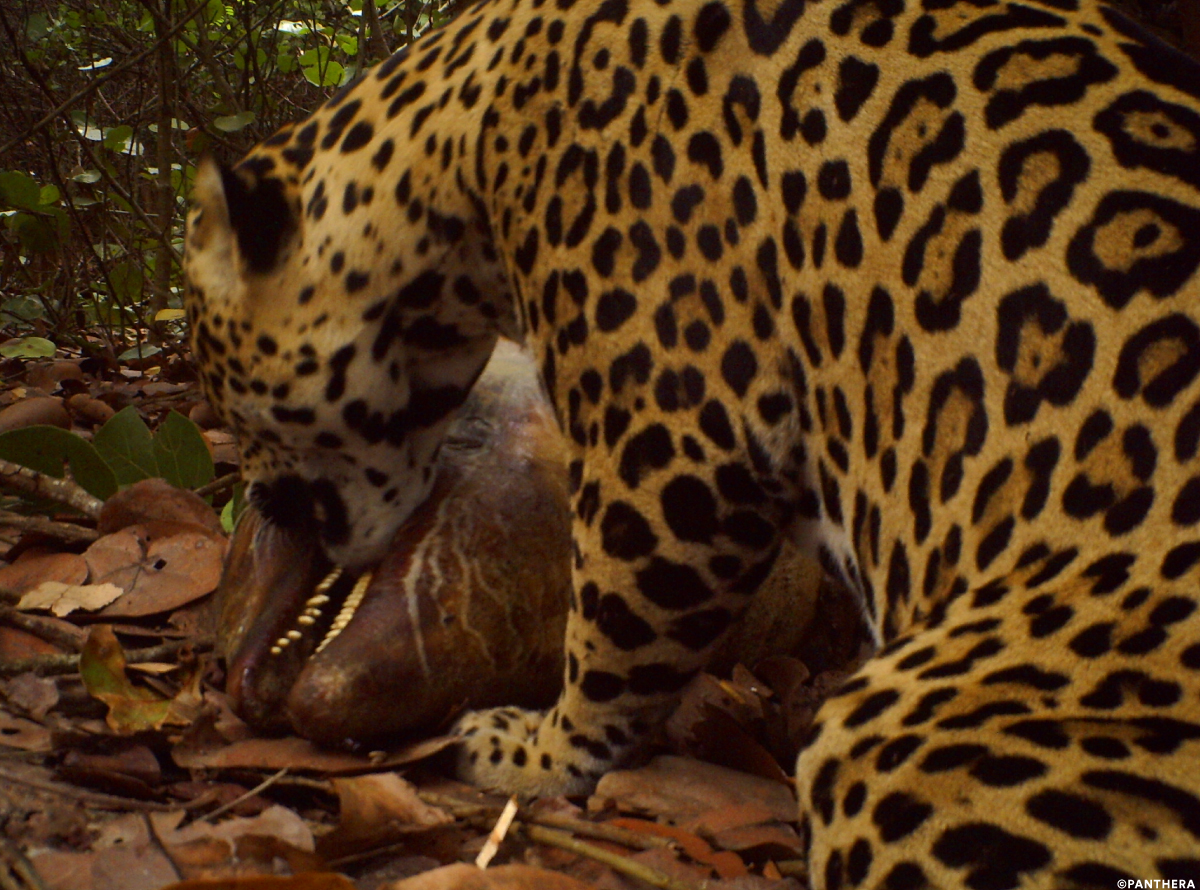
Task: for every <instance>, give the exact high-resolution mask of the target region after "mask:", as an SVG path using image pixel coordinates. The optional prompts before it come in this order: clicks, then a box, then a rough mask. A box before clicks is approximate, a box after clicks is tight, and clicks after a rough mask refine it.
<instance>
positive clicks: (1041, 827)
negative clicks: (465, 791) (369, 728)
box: [186, 0, 1200, 888]
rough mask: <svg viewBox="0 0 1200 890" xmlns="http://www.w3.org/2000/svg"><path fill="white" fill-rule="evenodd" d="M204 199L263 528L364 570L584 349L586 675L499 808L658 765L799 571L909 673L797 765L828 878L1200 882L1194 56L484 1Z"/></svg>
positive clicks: (472, 725)
mask: <svg viewBox="0 0 1200 890" xmlns="http://www.w3.org/2000/svg"><path fill="white" fill-rule="evenodd" d="M193 202H194V203H193V210H192V212H191V215H190V217H189V229H188V234H187V236H186V238H187V243H186V275H187V286H186V304H187V309H188V317H189V321H190V329H191V338H192V348H193V352H194V355H195V359H196V362H197V364H198V368H199V374H200V378H201V380H202V383H203V386H204V387H205V390H206V392H207V394H208V397H209V398H210V400H211V402H212V404H213V405H214V406H215V408H216V409H217V410H218V411H219V413H220V414H221V416H222V417H223V418H224V419H225V420H226V421H227V422H228V423H229V424H230V425H231V427H232V428H233V429H234V430H235V432H236V433H237V436H238V439H239V443H240V445H239V447H240V454H241V460H242V471H243V473H244V475H245V477H246V478H247V480H248V482H249V498H250V501H251V502H252V503H253V504H254V505H255V506H256V507H257V508H258V509H259V510H260V511H261V513H262V515H263V517H264V518H265V520H266V521H267V522H268V523H273V524H275V525H278V526H280V527H284V528H304V529H307V530H310V531H314V532H315V533H316V535H317V536H318V537H319V540H320V541H321V547H322V548H323V550H324V551H325V553H326V555H327V556H328V557H329V559H330V560H332V561H333V562H334V563H337V564H339V565H342V566H345V567H346V568H347V569H348V570H350V571H352V572H357V571H362V570H364V569H366V568H368V567H369V566H370V565H371V564H372V563H373V561H375V560H377V559H378V558H380V557H381V556H382V555H383V553H384V551H385V549H386V546H387V542H388V540H389V539H390V538H391V536H392V534H393V532H394V531H395V530H396V528H397V526H398V525H399V524H400V523H401V522H402V521H403V520H404V519H405V517H406V516H408V515H409V514H410V513H411V512H412V510H413V509H414V507H415V506H416V505H417V504H419V503H420V502H421V501H422V499H423V498H424V497H425V496H426V495H427V493H428V490H429V487H430V485H431V478H432V470H431V468H432V467H433V465H434V461H435V458H436V455H437V452H438V448H439V442H440V440H441V438H442V436H443V433H444V431H445V429H446V427H447V425H448V424H449V423H450V421H451V420H452V418H453V417H454V414H455V411H456V409H457V408H458V406H459V405H460V404H461V403H462V402H463V400H464V398H465V397H466V395H467V393H468V391H469V390H470V389H471V386H472V383H473V382H474V380H475V379H476V377H477V376H478V374H479V373H480V370H481V368H482V367H483V365H484V363H485V362H486V361H487V359H488V356H489V353H490V352H491V351H492V348H493V345H494V343H495V342H496V339H497V337H498V336H500V335H505V336H508V337H510V338H513V339H517V340H519V341H521V342H522V343H523V344H524V345H525V346H526V348H527V349H529V350H530V351H531V353H532V354H533V355H534V356H535V358H536V362H537V364H538V368H539V373H540V376H541V378H542V381H543V385H544V387H545V390H546V393H547V394H548V396H549V397H550V399H551V401H552V403H553V405H554V406H555V412H556V416H557V419H558V423H559V425H560V426H561V428H562V431H563V434H564V436H565V437H566V439H567V441H568V447H569V450H570V456H569V463H568V473H569V480H570V490H571V510H572V532H571V537H572V546H571V554H570V559H571V566H570V570H571V578H572V581H571V585H572V594H571V611H570V615H569V619H568V625H567V631H566V639H565V644H564V645H565V652H566V667H565V669H564V688H563V691H562V693H561V695H560V697H559V699H558V701H557V703H556V704H555V705H554V706H553V707H552V708H551V709H550V710H549V711H548V712H546V713H545V714H544V715H543V714H540V713H533V712H526V711H519V710H515V709H498V710H491V711H481V712H475V713H468V714H467V715H466V716H465V717H464V718H463V719H462V721H461V722H460V724H459V732H460V733H461V737H462V741H461V746H460V755H459V760H458V768H459V772H460V774H461V775H462V776H463V777H465V778H466V779H468V780H470V781H472V782H474V783H477V784H478V785H481V786H485V787H488V788H494V789H501V790H504V791H508V792H517V793H522V794H531V795H550V794H564V793H565V794H580V793H586V792H588V791H589V790H590V789H592V788H593V787H594V786H595V783H596V782H597V780H598V778H599V777H600V776H601V775H602V774H603V773H605V772H606V771H608V770H611V769H613V768H615V767H617V766H620V765H622V764H626V763H629V762H631V761H632V760H633V759H634V758H636V757H637V756H638V755H639V753H641V752H642V751H643V750H644V747H645V744H646V741H647V739H649V738H651V737H652V736H653V733H654V731H655V729H656V728H657V727H658V726H659V725H660V724H661V723H662V722H663V720H664V717H665V715H666V714H667V713H668V712H669V711H670V709H671V707H672V705H673V704H674V703H675V702H676V701H677V700H678V697H679V693H680V690H681V688H682V687H683V686H684V685H685V684H686V683H687V682H688V681H689V679H691V678H692V677H693V676H695V675H696V673H697V672H698V671H700V670H701V669H702V667H703V666H704V664H705V662H706V659H707V658H708V656H709V653H710V652H711V651H712V650H713V649H714V647H715V646H716V645H717V643H718V642H719V641H720V639H721V638H722V636H723V635H724V634H725V632H726V631H727V630H728V629H729V628H730V626H731V625H732V624H733V623H734V622H736V621H738V619H739V616H740V615H741V614H742V613H743V611H744V610H745V608H746V605H747V603H748V602H749V601H750V600H751V599H752V598H753V597H754V595H755V591H756V589H757V588H758V587H759V585H760V583H761V581H762V579H763V578H764V576H765V575H766V574H767V573H768V572H769V571H770V569H771V566H772V563H773V561H774V559H775V557H776V554H777V553H778V552H779V549H780V546H781V542H782V541H784V540H791V541H796V542H799V543H800V544H801V545H802V546H803V547H804V548H805V549H806V550H807V551H808V552H810V553H812V554H814V555H815V556H816V558H817V560H818V561H819V563H820V565H821V567H822V568H823V570H824V571H825V572H827V573H829V574H830V575H833V576H836V577H837V578H839V579H840V580H841V581H842V582H844V583H845V585H846V586H847V587H848V588H849V589H850V590H851V591H853V593H854V595H855V596H856V597H857V599H858V601H859V603H860V604H861V609H862V613H863V615H864V618H865V620H866V621H867V622H868V624H869V625H870V628H871V632H872V634H873V635H874V638H875V641H876V643H877V644H878V647H879V648H878V650H877V653H876V654H875V655H874V657H872V658H871V659H870V660H868V661H867V662H866V663H865V664H864V666H863V667H862V668H861V669H860V670H858V672H857V673H855V674H854V675H853V676H852V677H851V678H850V679H849V680H848V681H847V682H846V683H845V685H844V686H842V687H841V688H840V690H839V691H838V692H837V693H836V694H834V695H833V696H832V697H831V698H830V699H829V700H828V701H827V702H826V703H825V704H824V705H823V706H822V708H821V710H820V711H819V713H818V717H817V720H816V723H815V725H814V727H813V729H812V731H811V733H810V735H809V737H808V738H807V740H806V742H805V744H804V749H803V751H802V753H801V754H800V757H799V761H798V763H797V767H796V770H797V772H796V786H797V793H798V799H799V820H800V825H801V828H802V830H803V832H804V836H805V837H806V838H807V842H806V844H807V856H808V867H809V871H810V875H811V882H812V885H813V886H814V887H818V888H840V887H847V886H850V887H879V888H915V887H940V888H952V887H963V886H966V887H973V888H1000V887H1016V886H1025V887H1056V888H1060V887H1113V886H1117V885H1116V882H1117V881H1118V880H1134V879H1142V880H1145V879H1161V880H1177V881H1180V882H1183V883H1181V884H1178V885H1177V886H1186V885H1188V884H1187V882H1189V881H1194V880H1195V879H1196V878H1198V877H1200V854H1198V853H1197V851H1198V850H1200V613H1198V612H1197V603H1198V602H1200V587H1198V585H1200V461H1198V460H1197V453H1198V451H1200V381H1198V380H1197V377H1198V375H1200V273H1198V271H1197V270H1198V267H1200V66H1198V65H1197V64H1196V63H1195V62H1194V61H1192V60H1190V59H1189V58H1188V57H1186V56H1184V55H1182V54H1180V53H1178V52H1176V51H1174V50H1172V49H1170V48H1169V47H1167V46H1166V45H1165V44H1163V43H1161V42H1159V41H1158V40H1157V39H1155V38H1154V37H1152V36H1149V35H1147V34H1146V33H1144V32H1143V31H1142V30H1141V29H1140V28H1139V27H1138V26H1136V25H1134V24H1132V23H1131V22H1130V21H1129V20H1127V19H1126V18H1123V17H1122V16H1121V14H1119V13H1118V12H1116V11H1114V10H1113V9H1112V8H1110V7H1108V6H1106V5H1103V4H1101V3H1099V2H1096V0H552V2H551V0H484V2H482V3H480V4H478V5H476V6H474V7H472V8H471V9H469V10H467V11H466V12H464V13H463V14H461V15H460V16H459V17H458V18H457V19H455V20H454V21H453V22H452V23H450V24H449V25H447V26H446V27H444V28H442V29H440V30H436V31H434V32H432V33H429V34H428V35H426V36H424V37H422V38H421V39H419V40H418V41H416V42H415V43H413V44H411V45H410V46H408V47H406V48H405V49H403V50H401V51H400V52H398V53H396V54H395V55H393V56H391V57H390V58H389V59H387V60H386V61H384V62H382V63H381V64H379V65H377V66H376V67H374V68H373V69H371V70H369V71H367V72H366V73H365V74H364V75H363V76H362V77H361V78H360V79H359V80H357V81H356V82H354V83H352V84H350V85H348V86H346V87H345V88H344V89H342V90H341V91H340V92H338V93H337V94H336V95H335V96H333V97H332V98H331V99H330V100H329V101H328V102H326V103H325V104H324V105H323V106H322V107H321V108H320V109H319V110H317V111H316V112H315V113H314V114H313V115H312V116H311V117H309V118H308V119H307V120H304V121H301V122H300V123H297V124H295V125H292V126H286V127H284V128H283V129H282V130H280V131H279V132H278V133H276V134H275V135H274V136H271V137H270V138H268V139H267V140H266V141H265V142H264V143H262V144H261V145H260V146H259V147H258V148H256V149H254V150H252V151H251V152H250V153H249V155H248V156H246V157H245V158H244V159H243V160H242V161H240V163H238V164H236V166H233V167H231V168H230V167H222V166H221V165H219V164H217V163H215V162H214V161H211V160H207V161H202V162H201V163H200V164H199V165H198V169H197V173H196V176H195V181H194V189H193ZM397 706H398V707H402V706H403V705H402V703H397Z"/></svg>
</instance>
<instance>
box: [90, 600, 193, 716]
mask: <svg viewBox="0 0 1200 890" xmlns="http://www.w3.org/2000/svg"><path fill="white" fill-rule="evenodd" d="M79 673H80V676H81V677H82V678H83V684H84V686H85V687H87V691H88V693H89V694H90V695H91V696H92V698H95V699H97V700H99V701H102V702H104V703H105V704H106V705H108V715H107V716H106V718H105V721H106V722H107V723H108V726H109V728H110V729H111V730H112V731H113V732H115V733H118V734H119V735H130V734H132V733H135V732H140V731H142V730H146V729H159V728H160V727H162V726H164V725H165V724H168V723H170V724H172V725H176V726H185V725H187V724H188V723H189V722H190V721H191V715H190V714H189V713H188V712H189V711H190V710H191V704H192V701H191V700H192V699H193V698H194V697H195V695H196V691H195V688H194V686H193V688H189V686H188V685H186V684H185V686H184V688H183V690H181V692H180V702H179V704H178V705H177V704H176V702H175V701H173V700H171V699H167V698H163V697H162V696H160V695H158V694H157V693H154V692H151V691H150V690H148V689H142V688H141V687H138V686H134V685H133V684H132V683H131V682H129V677H128V676H127V675H126V673H125V653H124V651H122V649H121V644H120V643H119V642H117V638H116V636H114V635H113V631H112V627H111V626H110V625H107V624H97V625H96V626H95V627H93V628H92V630H91V633H90V634H88V640H87V643H86V644H84V647H83V652H81V653H80V656H79Z"/></svg>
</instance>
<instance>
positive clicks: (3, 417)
mask: <svg viewBox="0 0 1200 890" xmlns="http://www.w3.org/2000/svg"><path fill="white" fill-rule="evenodd" d="M38 424H45V425H47V426H57V427H62V428H63V429H64V430H69V429H70V428H71V416H70V415H69V414H67V409H66V408H64V407H63V403H62V399H54V398H50V397H48V396H38V397H34V398H29V399H24V400H22V401H20V402H17V403H16V404H14V405H9V406H8V407H7V408H5V409H4V410H3V411H0V433H7V432H8V431H9V430H16V429H21V428H23V427H27V426H37V425H38Z"/></svg>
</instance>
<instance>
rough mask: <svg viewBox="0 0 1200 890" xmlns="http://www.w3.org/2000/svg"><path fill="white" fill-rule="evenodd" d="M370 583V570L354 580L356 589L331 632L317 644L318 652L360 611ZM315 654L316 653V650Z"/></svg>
mask: <svg viewBox="0 0 1200 890" xmlns="http://www.w3.org/2000/svg"><path fill="white" fill-rule="evenodd" d="M370 585H371V573H370V572H366V573H365V574H363V575H362V577H360V578H359V579H358V580H357V581H355V582H354V589H353V590H351V591H350V595H349V596H348V597H346V602H345V603H344V604H343V605H342V608H341V611H340V612H338V614H337V617H336V618H334V619H333V626H332V627H330V628H329V633H327V634H325V639H323V640H321V645H319V646H317V652H320V651H321V650H322V649H324V648H325V647H326V646H328V645H329V643H330V641H331V640H333V638H334V637H336V636H337V635H338V634H340V633H341V632H342V631H343V630H345V628H346V625H347V624H349V623H350V619H351V618H353V617H354V613H355V612H357V611H358V606H359V604H360V603H361V602H362V599H363V595H364V594H366V592H367V588H368V587H369V586H370ZM313 654H314V655H315V654H316V652H314V653H313Z"/></svg>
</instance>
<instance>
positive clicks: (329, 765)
mask: <svg viewBox="0 0 1200 890" xmlns="http://www.w3.org/2000/svg"><path fill="white" fill-rule="evenodd" d="M185 738H187V737H186V736H185ZM457 741H458V739H457V738H455V737H453V736H439V737H437V738H433V739H428V740H425V741H421V742H416V743H414V744H412V745H408V746H406V747H404V748H401V749H398V750H396V751H392V752H390V753H389V754H388V756H387V757H385V758H383V759H382V760H373V759H371V758H369V757H364V756H362V755H359V754H345V753H341V752H337V751H327V750H323V749H321V748H318V747H317V746H316V745H314V744H313V743H312V742H310V741H307V740H306V739H301V738H297V737H295V736H289V737H287V738H280V739H260V738H249V739H245V740H243V741H236V742H233V743H231V744H223V743H217V742H216V740H215V739H212V738H211V737H209V738H206V739H197V740H195V743H193V744H186V745H185V744H183V743H180V744H179V745H176V746H175V749H174V750H173V751H172V752H171V757H172V758H173V759H174V761H175V762H176V763H177V764H179V765H180V766H182V767H185V768H188V769H196V768H200V767H203V768H207V769H235V768H242V769H246V768H249V769H274V770H278V769H283V768H284V767H287V768H288V769H290V770H293V771H301V772H319V773H325V774H333V773H340V774H342V775H346V774H350V773H362V772H375V771H378V770H381V769H395V768H396V767H398V766H404V765H406V764H409V763H415V762H417V761H418V760H424V759H425V758H427V757H432V756H433V755H434V754H436V753H438V752H439V751H442V750H445V749H446V748H448V747H449V746H450V745H453V744H455V743H456V742H457Z"/></svg>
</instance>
